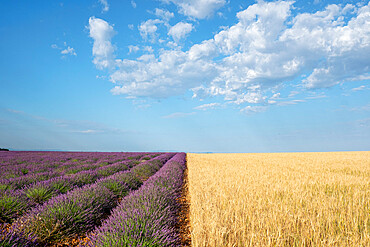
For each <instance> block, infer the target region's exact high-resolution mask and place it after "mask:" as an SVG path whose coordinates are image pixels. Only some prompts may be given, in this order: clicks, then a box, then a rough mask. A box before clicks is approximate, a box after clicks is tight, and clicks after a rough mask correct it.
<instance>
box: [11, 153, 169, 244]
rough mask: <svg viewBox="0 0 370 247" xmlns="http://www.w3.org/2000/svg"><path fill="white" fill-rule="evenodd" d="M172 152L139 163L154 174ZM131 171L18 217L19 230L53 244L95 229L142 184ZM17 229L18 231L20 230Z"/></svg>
mask: <svg viewBox="0 0 370 247" xmlns="http://www.w3.org/2000/svg"><path fill="white" fill-rule="evenodd" d="M173 155H174V154H163V155H160V156H158V157H155V158H154V160H155V161H146V162H145V163H142V164H140V165H138V166H140V167H147V166H153V167H155V169H154V170H151V171H152V172H153V173H152V174H149V175H153V174H154V173H155V172H156V171H157V170H158V169H160V167H161V166H162V165H163V163H160V162H165V161H167V160H168V159H170V158H171V157H172V156H173ZM134 168H136V167H134ZM131 170H133V169H131ZM131 170H130V171H129V172H120V173H117V174H114V175H112V176H109V177H107V178H103V179H99V180H97V181H96V182H95V183H94V184H92V185H87V186H84V187H82V188H77V189H75V190H73V191H70V192H68V193H67V194H64V195H59V196H56V197H53V198H52V199H50V200H49V201H47V202H46V203H44V204H43V205H40V206H38V207H36V208H34V209H32V210H31V211H30V212H29V213H27V214H26V215H25V216H23V217H21V218H19V219H18V220H17V221H16V224H18V225H19V226H21V227H19V229H18V231H21V232H23V233H25V234H28V235H32V236H33V235H34V236H36V240H37V242H38V243H40V244H46V243H49V244H50V243H56V242H60V241H62V240H64V239H66V238H70V237H72V236H76V235H78V234H81V233H83V232H86V231H90V230H92V229H93V227H95V226H96V225H98V224H99V223H100V221H101V219H102V218H103V217H104V216H105V215H108V214H109V212H110V210H111V209H112V208H113V207H115V206H116V205H117V203H118V200H117V199H118V197H122V196H125V195H126V194H127V193H128V192H129V191H131V190H134V189H137V188H138V187H139V186H140V185H141V183H142V182H141V180H140V179H141V177H140V178H139V176H136V175H135V173H133V172H132V171H131ZM14 231H15V232H17V229H15V230H14Z"/></svg>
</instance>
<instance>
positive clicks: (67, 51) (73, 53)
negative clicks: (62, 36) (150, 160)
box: [51, 42, 77, 58]
mask: <svg viewBox="0 0 370 247" xmlns="http://www.w3.org/2000/svg"><path fill="white" fill-rule="evenodd" d="M63 45H64V48H62V47H59V46H58V45H57V44H52V45H51V48H53V49H57V50H60V54H62V55H63V56H62V58H63V57H65V56H66V55H71V56H77V53H76V51H75V49H74V48H72V47H70V46H68V45H67V42H63Z"/></svg>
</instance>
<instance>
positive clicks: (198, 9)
mask: <svg viewBox="0 0 370 247" xmlns="http://www.w3.org/2000/svg"><path fill="white" fill-rule="evenodd" d="M161 1H162V2H165V3H173V4H175V5H176V6H177V7H178V8H179V12H180V13H181V14H183V15H185V16H189V17H193V18H197V19H204V18H207V17H210V16H212V15H213V14H214V13H215V12H216V11H217V10H218V9H220V8H221V7H223V6H224V5H225V4H226V0H161Z"/></svg>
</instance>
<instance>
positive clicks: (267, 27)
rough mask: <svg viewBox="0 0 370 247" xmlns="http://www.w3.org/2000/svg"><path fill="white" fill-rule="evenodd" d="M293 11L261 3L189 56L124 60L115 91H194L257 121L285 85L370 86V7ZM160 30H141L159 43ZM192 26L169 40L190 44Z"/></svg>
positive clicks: (287, 5) (162, 53)
mask: <svg viewBox="0 0 370 247" xmlns="http://www.w3.org/2000/svg"><path fill="white" fill-rule="evenodd" d="M168 2H176V3H178V4H180V1H178V2H177V1H168ZM190 2H191V1H183V3H190ZM200 2H202V3H204V1H200ZM210 2H216V1H210ZM199 4H200V3H199ZM293 4H294V3H293V2H291V1H275V2H263V1H259V2H258V3H256V4H253V5H250V6H249V7H248V8H247V9H245V10H243V11H240V12H239V13H237V15H236V16H237V19H238V21H237V23H235V24H234V25H231V26H229V27H225V28H224V29H223V30H221V31H219V32H218V33H216V34H215V35H214V36H213V37H212V38H210V39H208V40H204V41H202V42H200V43H199V44H194V45H193V46H191V47H190V48H189V49H188V50H182V49H181V48H179V47H178V46H176V45H174V44H173V45H172V46H171V47H170V48H167V50H166V49H159V50H157V52H155V53H153V54H150V55H147V56H142V57H139V58H137V59H120V60H117V61H116V65H117V69H116V70H115V71H113V72H112V73H111V74H110V80H111V81H112V82H113V83H115V84H116V86H115V88H113V89H112V92H113V93H114V94H124V95H127V96H131V97H139V96H146V97H153V98H160V97H169V96H173V95H179V94H184V93H185V92H187V91H188V90H191V91H193V93H194V97H196V98H207V97H220V98H223V99H224V100H225V101H227V102H230V103H234V104H236V105H239V106H240V107H241V108H242V109H243V110H242V111H243V112H246V113H250V112H257V111H263V110H265V107H266V106H267V105H268V104H277V105H279V103H278V101H279V100H280V99H279V97H280V94H279V88H283V86H282V85H285V84H288V85H291V84H292V83H293V82H294V83H296V84H299V85H298V86H299V88H300V90H301V91H300V92H299V93H302V92H303V91H304V90H310V89H316V88H328V87H332V86H334V85H337V84H338V83H343V82H350V81H353V80H355V79H359V78H365V79H366V78H370V77H369V76H370V60H369V58H368V54H370V3H369V4H367V5H364V6H362V7H355V6H352V5H328V6H327V7H326V8H325V9H324V10H321V11H317V12H314V13H298V14H295V15H293V14H292V11H291V10H292V8H293ZM195 5H196V4H194V6H195ZM105 23H106V22H105ZM159 23H163V20H159V19H157V20H149V22H148V21H147V22H144V23H142V25H141V26H140V27H141V28H139V30H140V32H141V34H142V35H143V37H147V38H150V37H151V38H153V37H156V32H157V26H156V25H157V24H159ZM186 24H189V23H185V22H180V23H178V24H176V25H175V26H173V27H172V28H171V29H170V30H169V32H168V34H169V35H170V36H172V37H173V38H174V40H175V41H179V40H181V39H183V38H184V37H186V35H187V34H188V33H189V32H191V30H192V29H193V27H192V26H187V25H186ZM107 25H108V24H107ZM189 25H191V24H189ZM108 26H109V25H108ZM176 26H177V28H175V27H176ZM109 27H111V26H109ZM109 33H114V32H113V29H111V31H110V32H109ZM91 36H92V37H93V35H91ZM94 40H96V38H94ZM104 40H107V39H104ZM108 40H109V44H110V39H108ZM95 43H96V41H95V42H94V48H95ZM154 54H155V55H154ZM109 57H113V56H109ZM103 60H104V59H103ZM296 94H297V93H294V95H296ZM292 95H293V92H292ZM291 97H292V96H291ZM300 102H302V101H297V100H295V101H287V102H281V103H280V105H289V104H297V103H300Z"/></svg>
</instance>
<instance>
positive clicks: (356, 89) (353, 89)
mask: <svg viewBox="0 0 370 247" xmlns="http://www.w3.org/2000/svg"><path fill="white" fill-rule="evenodd" d="M365 89H366V86H364V85H362V86H359V87H356V88H352V89H351V91H353V92H357V91H362V90H365Z"/></svg>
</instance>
